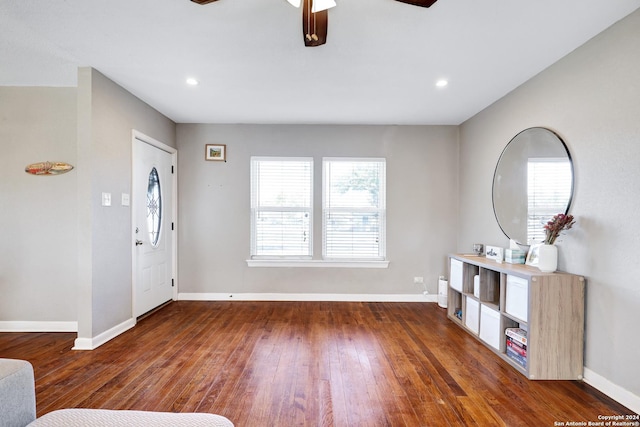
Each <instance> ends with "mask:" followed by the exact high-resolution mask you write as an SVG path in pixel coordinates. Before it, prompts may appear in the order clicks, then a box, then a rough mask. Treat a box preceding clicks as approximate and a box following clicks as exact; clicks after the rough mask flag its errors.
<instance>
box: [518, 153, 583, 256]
mask: <svg viewBox="0 0 640 427" xmlns="http://www.w3.org/2000/svg"><path fill="white" fill-rule="evenodd" d="M572 174H573V172H572V169H571V162H570V161H569V160H568V159H566V158H561V159H556V158H530V159H529V161H528V170H527V191H528V194H527V196H528V199H529V205H528V210H527V212H528V213H527V240H528V243H529V244H532V243H540V242H542V241H543V240H544V239H545V232H544V225H545V224H546V223H547V222H548V221H549V220H550V219H551V218H553V216H554V215H556V214H559V213H566V211H567V203H568V200H569V199H570V198H571V192H572V187H571V185H572V184H571V183H572V182H573V180H572V179H571V177H572Z"/></svg>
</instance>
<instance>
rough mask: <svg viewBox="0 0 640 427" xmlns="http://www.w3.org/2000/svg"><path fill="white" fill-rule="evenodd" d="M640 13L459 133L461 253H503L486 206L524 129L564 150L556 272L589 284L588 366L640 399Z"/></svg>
mask: <svg viewBox="0 0 640 427" xmlns="http://www.w3.org/2000/svg"><path fill="white" fill-rule="evenodd" d="M638 46H640V11H636V12H635V13H633V14H632V15H630V16H629V17H627V18H626V19H624V20H623V21H621V22H619V23H618V24H616V25H614V26H613V27H612V28H610V29H608V30H607V31H605V32H604V33H602V34H600V35H598V36H597V37H595V38H594V39H593V40H591V41H590V42H588V43H587V44H585V45H584V46H583V47H581V48H579V49H577V50H576V51H574V52H573V53H572V54H570V55H569V56H567V57H565V58H564V59H562V60H561V61H559V62H558V63H556V64H554V65H553V66H551V67H550V68H548V69H547V70H545V71H544V72H542V73H541V74H539V75H538V76H536V77H535V78H533V79H532V80H530V81H529V82H527V83H526V84H524V85H522V86H521V87H520V88H518V89H517V90H515V91H514V92H512V93H511V94H509V95H508V96H506V97H505V98H503V99H502V100H500V101H499V102H497V103H495V104H494V105H492V106H491V107H489V108H487V109H486V110H484V111H482V112H481V113H479V114H478V115H477V116H475V117H473V118H472V119H470V120H468V121H467V122H465V123H464V124H463V125H462V126H461V127H460V153H461V154H460V234H459V237H458V250H460V251H469V249H470V248H471V245H472V244H473V242H484V243H488V244H495V245H501V246H506V245H507V239H506V237H505V236H504V235H503V234H502V232H501V231H500V228H499V227H498V225H497V223H496V221H495V219H494V216H493V210H492V206H491V182H492V177H493V171H494V167H495V164H496V162H497V160H498V157H499V156H500V153H501V151H502V149H503V148H504V146H505V145H506V144H507V142H508V141H509V140H510V139H511V138H512V137H513V136H514V135H515V134H516V133H518V132H519V131H520V130H522V129H525V128H528V127H531V126H544V127H548V128H551V129H553V130H555V131H556V132H557V133H558V134H559V135H560V136H561V137H562V138H563V139H564V140H565V142H566V143H567V146H568V147H569V151H570V152H571V155H572V156H573V159H574V165H575V172H576V186H575V198H574V203H573V207H572V209H571V213H572V214H573V215H575V216H576V218H577V225H576V227H575V229H573V230H571V231H570V232H568V233H567V234H566V236H565V237H563V238H562V241H561V242H560V243H559V244H558V246H559V252H560V257H559V268H560V269H561V270H566V271H569V272H571V273H575V274H580V275H584V276H585V277H586V278H587V302H586V343H585V365H586V367H587V368H588V370H590V371H591V372H593V373H595V374H596V375H598V376H601V377H603V378H605V379H606V380H608V381H610V382H612V383H614V384H616V385H618V386H620V387H623V388H624V389H626V390H628V391H630V392H632V393H634V394H635V395H636V396H638V395H640V365H638V363H637V356H638V354H640V341H638V340H637V339H636V338H635V337H637V336H638V326H639V325H640V310H638V307H640V279H639V278H640V264H639V263H638V259H639V258H640V249H639V246H638V242H639V241H640V221H638V212H640V197H639V196H640V167H639V163H638V160H639V159H640V74H639V72H638V70H640V49H639V48H638Z"/></svg>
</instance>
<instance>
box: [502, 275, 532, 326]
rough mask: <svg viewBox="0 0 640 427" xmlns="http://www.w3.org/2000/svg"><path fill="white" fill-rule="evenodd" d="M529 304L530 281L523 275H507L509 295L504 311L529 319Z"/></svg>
mask: <svg viewBox="0 0 640 427" xmlns="http://www.w3.org/2000/svg"><path fill="white" fill-rule="evenodd" d="M528 306H529V281H528V280H527V279H523V278H521V277H516V276H511V275H507V295H506V303H505V308H504V311H505V312H507V313H508V314H510V315H512V316H514V317H516V318H518V319H521V320H523V321H525V322H526V321H527V317H528V316H527V314H528V309H527V307H528Z"/></svg>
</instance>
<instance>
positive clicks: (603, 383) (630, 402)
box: [583, 367, 640, 415]
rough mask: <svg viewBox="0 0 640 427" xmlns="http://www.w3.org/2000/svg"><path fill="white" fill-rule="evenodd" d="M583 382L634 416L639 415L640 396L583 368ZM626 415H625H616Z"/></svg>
mask: <svg viewBox="0 0 640 427" xmlns="http://www.w3.org/2000/svg"><path fill="white" fill-rule="evenodd" d="M583 381H584V382H585V383H587V384H589V385H590V386H591V387H593V388H597V389H598V390H600V391H601V392H603V393H604V394H606V395H607V396H609V397H610V398H612V399H613V400H615V401H616V402H618V403H620V404H622V405H624V406H626V407H627V408H629V409H631V410H632V411H633V412H635V413H636V414H638V413H640V396H637V395H635V394H633V393H631V392H630V391H629V390H627V389H624V388H622V387H620V386H619V385H617V384H614V383H612V382H611V381H609V380H608V379H606V378H605V377H603V376H601V375H598V374H596V373H595V372H593V371H592V370H591V369H588V368H586V367H585V368H584V378H583ZM618 415H627V414H618Z"/></svg>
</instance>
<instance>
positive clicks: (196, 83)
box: [187, 77, 199, 86]
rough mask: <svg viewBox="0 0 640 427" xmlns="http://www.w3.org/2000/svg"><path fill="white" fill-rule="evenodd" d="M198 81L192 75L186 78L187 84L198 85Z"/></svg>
mask: <svg viewBox="0 0 640 427" xmlns="http://www.w3.org/2000/svg"><path fill="white" fill-rule="evenodd" d="M198 83H199V82H198V81H197V80H196V79H194V78H193V77H189V78H188V79H187V84H188V85H189V86H198Z"/></svg>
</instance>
